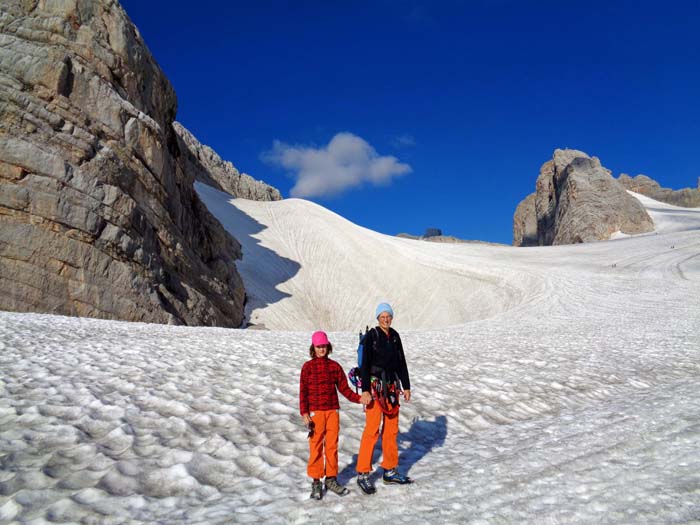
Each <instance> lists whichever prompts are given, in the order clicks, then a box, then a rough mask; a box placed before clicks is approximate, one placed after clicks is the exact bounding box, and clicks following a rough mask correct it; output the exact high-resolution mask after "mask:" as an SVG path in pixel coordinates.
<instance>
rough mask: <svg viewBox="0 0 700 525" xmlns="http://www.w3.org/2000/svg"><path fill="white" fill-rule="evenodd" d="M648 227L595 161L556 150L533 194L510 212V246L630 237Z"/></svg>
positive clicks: (646, 220) (636, 203)
mask: <svg viewBox="0 0 700 525" xmlns="http://www.w3.org/2000/svg"><path fill="white" fill-rule="evenodd" d="M533 196H534V197H533ZM653 229H654V223H653V221H652V220H651V217H649V215H648V214H647V212H646V210H645V209H644V207H643V206H642V205H641V204H640V203H639V201H638V200H637V199H635V198H634V197H633V196H631V195H630V194H629V193H627V192H626V191H625V189H624V188H623V187H622V186H621V185H620V184H618V183H617V181H616V180H615V179H613V178H612V176H611V175H610V171H609V170H607V169H605V168H604V167H603V166H602V165H601V163H600V160H598V159H597V158H596V157H589V156H588V155H587V154H585V153H583V152H582V151H577V150H569V149H567V150H560V149H557V150H555V152H554V156H553V158H552V160H549V161H547V162H545V163H544V164H543V165H542V168H541V169H540V175H539V177H538V178H537V183H536V191H535V193H534V194H532V195H530V196H528V197H527V198H526V199H525V200H524V201H522V202H521V203H520V204H519V205H518V208H517V209H516V213H515V216H514V218H513V244H514V245H515V246H537V245H539V246H550V245H558V244H573V243H580V242H591V241H598V240H607V239H610V237H611V235H612V234H613V233H615V232H618V231H620V232H622V233H626V234H630V235H633V234H639V233H644V232H649V231H652V230H653Z"/></svg>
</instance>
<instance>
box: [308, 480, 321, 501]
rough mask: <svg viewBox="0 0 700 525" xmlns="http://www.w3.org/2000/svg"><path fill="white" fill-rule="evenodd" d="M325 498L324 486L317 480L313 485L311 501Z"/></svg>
mask: <svg viewBox="0 0 700 525" xmlns="http://www.w3.org/2000/svg"><path fill="white" fill-rule="evenodd" d="M322 497H323V486H322V485H321V480H320V479H315V480H314V481H313V483H311V499H321V498H322Z"/></svg>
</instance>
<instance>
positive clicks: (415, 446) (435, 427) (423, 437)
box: [338, 416, 447, 485]
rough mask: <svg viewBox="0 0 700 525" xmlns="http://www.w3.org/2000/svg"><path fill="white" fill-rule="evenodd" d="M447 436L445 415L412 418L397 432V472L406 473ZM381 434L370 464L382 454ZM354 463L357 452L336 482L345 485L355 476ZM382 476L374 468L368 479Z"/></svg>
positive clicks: (378, 470)
mask: <svg viewBox="0 0 700 525" xmlns="http://www.w3.org/2000/svg"><path fill="white" fill-rule="evenodd" d="M446 437H447V417H446V416H437V417H436V418H435V420H434V421H427V420H421V419H414V420H413V422H412V423H411V428H409V429H408V431H407V432H399V435H398V436H397V442H398V445H399V472H401V473H402V474H406V475H407V474H408V472H409V471H410V470H411V468H412V467H413V465H415V464H416V463H418V462H419V461H420V460H421V459H423V458H424V457H425V456H426V455H427V454H428V453H429V452H430V451H431V450H433V449H434V448H436V447H441V446H442V445H444V443H445V438H446ZM381 442H382V436H381V434H380V436H379V439H378V440H377V444H376V445H375V447H374V451H373V452H372V465H376V464H377V462H378V461H379V458H380V457H381V455H382V446H381ZM355 465H357V454H354V455H353V457H352V461H351V462H350V463H349V464H348V465H346V466H345V468H343V470H342V471H341V472H339V473H338V482H340V483H341V484H343V485H345V484H346V483H348V481H350V479H352V478H353V477H355V475H356V472H355ZM381 476H382V472H381V469H378V468H375V470H374V472H373V473H372V474H371V475H370V479H371V480H372V481H373V482H376V481H377V480H378V479H379V478H380V477H381Z"/></svg>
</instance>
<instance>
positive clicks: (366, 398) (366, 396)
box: [360, 392, 372, 406]
mask: <svg viewBox="0 0 700 525" xmlns="http://www.w3.org/2000/svg"><path fill="white" fill-rule="evenodd" d="M371 402H372V394H370V393H369V392H362V395H361V396H360V403H362V404H363V405H365V406H367V405H369V404H370V403H371Z"/></svg>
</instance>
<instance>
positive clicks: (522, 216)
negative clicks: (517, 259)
mask: <svg viewBox="0 0 700 525" xmlns="http://www.w3.org/2000/svg"><path fill="white" fill-rule="evenodd" d="M536 195H537V194H536V193H531V194H530V195H528V196H527V197H525V199H523V200H522V201H521V202H520V204H518V207H517V208H516V209H515V215H514V216H513V246H537V213H536V212H535V197H536Z"/></svg>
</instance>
